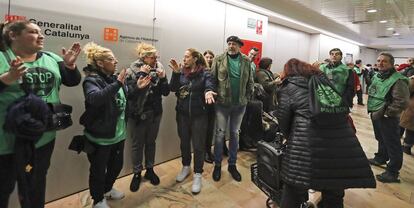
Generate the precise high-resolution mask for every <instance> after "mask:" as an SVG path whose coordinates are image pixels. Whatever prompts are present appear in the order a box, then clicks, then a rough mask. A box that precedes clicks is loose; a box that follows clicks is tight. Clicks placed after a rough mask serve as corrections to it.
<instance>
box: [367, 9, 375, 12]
mask: <svg viewBox="0 0 414 208" xmlns="http://www.w3.org/2000/svg"><path fill="white" fill-rule="evenodd" d="M367 12H368V13H375V12H377V10H376V9H368V10H367Z"/></svg>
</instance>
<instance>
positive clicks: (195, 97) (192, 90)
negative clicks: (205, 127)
mask: <svg viewBox="0 0 414 208" xmlns="http://www.w3.org/2000/svg"><path fill="white" fill-rule="evenodd" d="M170 90H171V92H175V95H176V96H177V106H176V107H175V110H176V111H177V113H181V114H184V115H186V116H197V115H201V114H206V113H207V104H206V102H205V99H204V94H205V92H207V91H214V85H213V80H212V77H211V74H210V73H209V72H207V71H205V70H203V71H201V72H200V73H198V74H194V75H193V76H191V77H186V76H185V75H184V74H183V73H172V76H171V81H170Z"/></svg>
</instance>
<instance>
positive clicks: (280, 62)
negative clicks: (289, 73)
mask: <svg viewBox="0 0 414 208" xmlns="http://www.w3.org/2000/svg"><path fill="white" fill-rule="evenodd" d="M309 45H310V35H309V34H308V33H305V32H301V31H297V30H294V29H290V28H287V27H284V26H281V25H277V24H273V23H269V31H268V34H267V39H266V40H265V41H264V49H263V56H267V57H270V58H272V59H273V65H272V69H271V70H272V71H273V72H280V71H282V70H283V66H284V65H285V63H286V62H287V61H288V60H289V59H291V58H297V59H300V60H303V61H308V60H309Z"/></svg>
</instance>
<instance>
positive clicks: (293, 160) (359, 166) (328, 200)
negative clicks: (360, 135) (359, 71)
mask: <svg viewBox="0 0 414 208" xmlns="http://www.w3.org/2000/svg"><path fill="white" fill-rule="evenodd" d="M311 76H325V75H323V74H322V71H321V70H319V69H318V68H316V67H313V66H311V65H310V64H307V63H304V62H302V61H300V60H298V59H290V60H289V61H288V62H287V63H286V64H285V67H284V71H283V73H282V75H281V77H282V80H283V81H282V85H281V88H280V90H279V92H278V101H279V102H278V109H277V113H276V114H277V118H278V120H279V125H280V130H281V131H282V133H283V134H284V135H285V138H286V140H287V143H286V144H287V147H286V152H285V154H284V157H283V159H282V169H281V177H282V180H283V182H284V188H283V194H282V201H281V205H280V207H282V208H297V207H300V205H301V204H302V203H304V202H306V201H307V200H308V192H307V190H308V189H314V190H318V191H321V192H322V200H321V201H320V203H319V204H318V207H320V208H332V207H335V208H342V207H344V205H343V197H344V195H345V192H344V189H346V188H375V186H376V183H375V179H374V176H373V173H372V171H371V168H370V166H369V163H368V159H367V157H366V156H365V154H364V152H363V150H362V147H361V145H360V144H359V142H358V139H357V137H356V136H355V132H354V131H353V129H352V127H351V126H350V124H349V123H348V120H347V113H344V114H338V115H336V114H332V115H331V114H330V115H329V117H328V118H325V117H324V118H323V119H319V117H317V118H313V117H312V114H311V111H310V105H309V103H310V102H309V96H310V92H309V87H308V86H309V85H308V83H309V78H310V77H311ZM326 79H327V78H326ZM331 117H332V118H331Z"/></svg>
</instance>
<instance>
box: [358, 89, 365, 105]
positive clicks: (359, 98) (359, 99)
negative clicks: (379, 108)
mask: <svg viewBox="0 0 414 208" xmlns="http://www.w3.org/2000/svg"><path fill="white" fill-rule="evenodd" d="M356 95H357V97H358V104H363V102H362V89H360V90H358V91H356Z"/></svg>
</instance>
